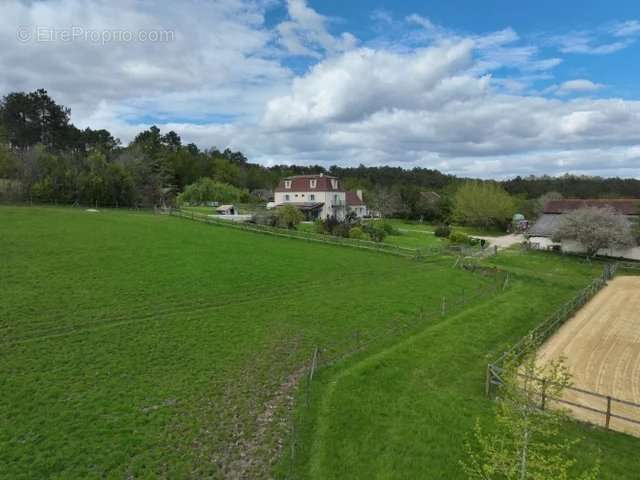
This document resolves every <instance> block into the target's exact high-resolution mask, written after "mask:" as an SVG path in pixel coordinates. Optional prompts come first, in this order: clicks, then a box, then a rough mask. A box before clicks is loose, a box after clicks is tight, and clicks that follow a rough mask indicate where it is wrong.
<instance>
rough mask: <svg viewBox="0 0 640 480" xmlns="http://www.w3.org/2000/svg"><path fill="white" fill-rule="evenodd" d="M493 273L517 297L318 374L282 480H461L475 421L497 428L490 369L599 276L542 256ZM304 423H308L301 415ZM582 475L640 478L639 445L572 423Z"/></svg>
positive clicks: (519, 257)
mask: <svg viewBox="0 0 640 480" xmlns="http://www.w3.org/2000/svg"><path fill="white" fill-rule="evenodd" d="M491 261H492V262H493V263H495V264H497V265H499V266H501V267H502V268H505V269H508V270H510V271H511V272H513V277H512V280H511V288H510V289H508V290H507V291H505V292H504V293H502V294H501V295H500V296H498V297H496V298H492V299H487V301H486V302H483V303H482V304H479V305H476V306H474V307H472V308H470V309H468V310H466V311H464V312H463V313H461V314H458V315H456V316H454V317H451V318H448V319H446V320H444V321H441V322H437V323H434V324H433V325H431V326H428V327H427V328H425V329H423V330H422V332H420V333H418V334H417V335H415V336H413V337H411V338H409V339H406V340H404V341H402V342H399V343H397V344H396V345H393V346H390V347H389V348H387V349H385V350H382V351H379V352H376V353H375V354H373V355H371V356H367V357H361V358H358V359H355V360H353V361H350V362H346V363H345V364H342V365H339V366H336V367H332V368H331V369H328V370H324V371H323V370H321V371H320V372H319V375H318V377H317V381H316V382H315V383H314V384H313V390H312V402H311V407H310V409H309V410H308V411H305V410H304V409H303V408H302V407H300V408H301V410H302V412H303V413H304V415H305V420H306V423H302V425H303V426H302V427H301V432H300V435H299V437H300V438H299V439H298V442H299V444H300V447H299V448H298V456H297V458H296V459H295V461H291V459H290V458H288V459H286V460H285V462H284V463H283V465H282V468H281V476H282V477H292V476H293V477H294V478H311V479H318V480H320V479H323V480H324V479H342V478H349V479H360V478H361V479H371V478H385V479H386V478H389V479H390V478H397V479H406V478H425V479H443V478H452V479H454V478H455V479H458V478H464V475H463V472H462V470H461V467H460V464H459V460H460V459H461V458H463V447H462V445H463V442H464V439H465V435H466V434H467V433H468V432H470V431H471V430H472V428H473V425H474V423H475V420H476V418H479V419H480V420H481V422H482V423H483V424H484V425H485V426H488V427H489V428H490V426H491V422H492V420H493V415H492V404H491V402H490V401H489V400H487V399H486V398H485V397H484V369H485V367H486V364H487V363H488V361H489V360H491V359H493V358H494V357H495V356H496V354H498V353H499V352H501V351H502V350H503V349H504V348H505V347H506V346H507V345H509V344H510V343H511V342H513V341H514V340H516V339H518V338H519V337H520V336H522V335H523V334H524V333H526V332H527V331H528V330H529V329H530V328H531V327H533V326H534V325H536V324H537V323H539V322H540V321H541V320H543V319H544V318H545V316H546V315H548V314H550V313H551V312H552V311H553V310H554V309H555V308H556V307H557V306H558V305H560V304H561V303H562V302H564V301H566V300H568V299H570V298H571V297H572V296H573V295H574V294H575V292H576V291H577V290H578V289H579V288H580V287H582V286H584V285H586V284H587V283H588V282H589V280H590V279H591V277H592V276H595V275H596V274H598V273H600V271H601V265H593V266H590V265H585V264H583V263H579V261H577V260H575V259H570V258H563V257H557V256H550V255H547V254H544V253H530V254H522V253H519V252H518V251H517V250H511V251H507V252H505V253H504V254H501V255H499V256H498V257H494V258H493V259H492V260H491ZM300 415H302V413H301V414H300ZM566 435H567V436H568V437H570V438H576V437H581V438H582V442H581V443H580V444H579V446H578V447H577V448H575V450H574V454H575V455H576V457H577V459H578V465H586V466H590V465H593V462H594V460H595V459H596V458H600V460H601V478H606V479H614V478H615V479H635V478H637V459H638V451H639V450H638V449H639V448H640V440H638V439H635V438H632V437H628V436H625V435H622V434H617V433H613V432H605V431H603V430H601V429H598V428H594V427H590V426H586V425H580V424H577V423H574V422H570V423H568V424H567V426H566Z"/></svg>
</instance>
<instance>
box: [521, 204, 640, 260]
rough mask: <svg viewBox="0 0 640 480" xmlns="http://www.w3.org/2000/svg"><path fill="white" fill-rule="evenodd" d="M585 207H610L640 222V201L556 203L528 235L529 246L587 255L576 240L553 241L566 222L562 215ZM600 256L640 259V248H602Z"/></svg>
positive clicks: (530, 229) (532, 227)
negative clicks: (563, 220) (555, 234)
mask: <svg viewBox="0 0 640 480" xmlns="http://www.w3.org/2000/svg"><path fill="white" fill-rule="evenodd" d="M583 207H600V208H602V207H608V208H611V209H613V210H614V211H616V212H617V213H619V214H621V215H624V216H625V217H626V218H627V220H629V222H637V221H640V200H638V199H588V200H582V199H569V200H552V201H550V202H547V203H546V205H545V206H544V210H543V214H542V215H541V216H540V218H539V219H538V220H537V221H536V222H535V223H534V224H533V226H531V228H529V230H528V231H527V232H526V237H527V241H528V242H529V245H531V247H533V248H537V249H540V250H552V249H553V250H561V251H563V252H568V253H584V251H585V249H584V247H583V246H582V245H580V244H579V243H578V242H576V241H573V240H563V241H561V242H555V241H554V240H553V235H554V233H555V232H556V231H557V229H558V228H559V226H560V224H561V222H562V216H563V215H564V214H566V213H569V212H571V211H573V210H577V209H579V208H583ZM598 255H602V256H607V257H615V258H628V259H632V260H640V247H632V248H627V249H624V250H614V249H602V250H600V251H599V252H598Z"/></svg>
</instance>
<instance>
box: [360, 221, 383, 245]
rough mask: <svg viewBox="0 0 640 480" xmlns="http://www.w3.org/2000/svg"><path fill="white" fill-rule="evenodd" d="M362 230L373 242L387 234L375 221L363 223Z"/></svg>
mask: <svg viewBox="0 0 640 480" xmlns="http://www.w3.org/2000/svg"><path fill="white" fill-rule="evenodd" d="M363 230H364V232H365V233H366V234H367V235H369V237H370V238H371V240H373V241H374V242H382V241H383V240H384V239H385V237H386V236H387V232H386V231H385V230H384V228H382V227H380V226H378V225H376V224H375V223H368V224H366V225H364V227H363Z"/></svg>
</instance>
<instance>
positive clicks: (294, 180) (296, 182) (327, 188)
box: [275, 175, 344, 192]
mask: <svg viewBox="0 0 640 480" xmlns="http://www.w3.org/2000/svg"><path fill="white" fill-rule="evenodd" d="M332 179H333V180H338V179H337V178H336V177H330V176H328V175H298V176H296V177H286V178H283V179H281V180H280V183H279V184H278V186H277V187H276V190H275V191H276V192H343V191H344V190H343V189H342V185H340V181H338V188H333V187H332V186H331V180H332ZM285 180H290V181H291V188H284V182H285ZM311 180H315V181H316V188H311Z"/></svg>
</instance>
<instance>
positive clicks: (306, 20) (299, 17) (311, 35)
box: [277, 0, 357, 58]
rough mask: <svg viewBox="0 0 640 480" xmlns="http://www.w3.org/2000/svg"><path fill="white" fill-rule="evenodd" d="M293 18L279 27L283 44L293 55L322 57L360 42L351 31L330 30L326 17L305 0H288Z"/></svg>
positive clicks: (288, 9)
mask: <svg viewBox="0 0 640 480" xmlns="http://www.w3.org/2000/svg"><path fill="white" fill-rule="evenodd" d="M287 11H288V13H289V17H290V19H289V20H287V21H285V22H282V23H281V24H279V25H278V26H277V30H278V33H279V35H280V36H279V40H280V43H281V44H282V45H283V46H284V47H285V48H286V49H287V51H288V52H289V53H291V54H293V55H304V56H309V57H314V58H321V57H322V54H323V53H324V52H330V53H333V52H341V51H344V50H348V49H350V48H352V47H354V46H355V44H356V43H357V41H356V38H355V37H354V36H353V35H352V34H350V33H348V32H345V33H342V34H341V35H340V36H338V37H335V36H333V35H331V34H330V33H329V32H328V30H327V26H326V23H327V18H326V17H324V16H322V15H320V14H319V13H317V12H316V11H315V10H313V9H312V8H310V7H309V6H308V5H307V2H306V0H287Z"/></svg>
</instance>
